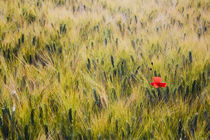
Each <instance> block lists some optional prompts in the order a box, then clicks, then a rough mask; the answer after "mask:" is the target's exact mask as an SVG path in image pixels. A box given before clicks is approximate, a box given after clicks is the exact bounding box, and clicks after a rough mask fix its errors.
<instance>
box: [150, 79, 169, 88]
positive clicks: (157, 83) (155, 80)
mask: <svg viewBox="0 0 210 140" xmlns="http://www.w3.org/2000/svg"><path fill="white" fill-rule="evenodd" d="M153 81H154V82H152V83H151V85H152V86H155V88H158V87H166V83H161V78H160V77H153Z"/></svg>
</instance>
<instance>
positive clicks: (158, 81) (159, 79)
mask: <svg viewBox="0 0 210 140" xmlns="http://www.w3.org/2000/svg"><path fill="white" fill-rule="evenodd" d="M153 81H154V82H155V83H160V82H161V78H160V77H153Z"/></svg>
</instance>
